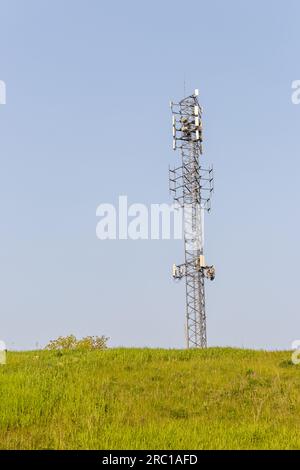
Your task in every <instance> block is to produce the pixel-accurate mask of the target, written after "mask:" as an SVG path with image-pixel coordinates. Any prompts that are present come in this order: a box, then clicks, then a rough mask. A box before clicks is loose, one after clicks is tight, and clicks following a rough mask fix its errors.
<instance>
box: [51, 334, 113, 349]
mask: <svg viewBox="0 0 300 470" xmlns="http://www.w3.org/2000/svg"><path fill="white" fill-rule="evenodd" d="M108 339H109V338H106V336H86V337H85V338H82V339H77V338H76V336H74V335H69V336H59V338H57V339H54V340H51V341H50V342H49V344H47V346H46V348H45V349H49V350H51V351H61V350H72V351H75V350H77V351H78V350H80V351H92V350H96V349H97V350H99V349H100V350H102V349H106V348H107V341H108Z"/></svg>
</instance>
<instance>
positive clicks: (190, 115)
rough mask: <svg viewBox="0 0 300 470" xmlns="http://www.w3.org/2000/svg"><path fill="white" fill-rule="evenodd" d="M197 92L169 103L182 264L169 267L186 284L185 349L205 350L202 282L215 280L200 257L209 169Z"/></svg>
mask: <svg viewBox="0 0 300 470" xmlns="http://www.w3.org/2000/svg"><path fill="white" fill-rule="evenodd" d="M198 95H199V92H198V90H195V93H194V94H193V95H191V96H188V97H186V98H184V99H183V100H181V101H180V102H179V103H173V102H171V109H172V118H173V149H174V150H179V152H180V157H181V165H180V166H179V167H174V168H172V169H171V168H169V189H170V192H171V193H172V195H173V198H174V202H175V204H176V206H178V207H179V208H181V209H182V213H183V230H184V252H185V261H184V263H183V264H180V265H176V264H174V265H173V278H174V279H175V280H179V279H182V278H183V277H185V282H186V345H187V348H206V347H207V335H206V311H205V279H209V280H211V281H212V280H213V279H214V278H215V268H214V266H208V265H206V262H205V257H204V214H205V211H208V212H209V211H210V208H211V206H210V200H211V194H212V192H213V189H214V187H213V180H214V178H213V168H212V167H209V168H204V167H203V166H202V164H201V156H202V150H203V149H202V142H203V135H202V112H203V109H202V107H201V106H200V104H199V101H198Z"/></svg>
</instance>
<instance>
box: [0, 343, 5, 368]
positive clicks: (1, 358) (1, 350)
mask: <svg viewBox="0 0 300 470" xmlns="http://www.w3.org/2000/svg"><path fill="white" fill-rule="evenodd" d="M6 351H7V349H6V344H5V343H4V341H0V366H3V365H5V364H6Z"/></svg>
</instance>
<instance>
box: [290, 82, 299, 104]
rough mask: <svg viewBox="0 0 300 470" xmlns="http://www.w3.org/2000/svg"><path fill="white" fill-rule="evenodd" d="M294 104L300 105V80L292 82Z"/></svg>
mask: <svg viewBox="0 0 300 470" xmlns="http://www.w3.org/2000/svg"><path fill="white" fill-rule="evenodd" d="M291 99H292V103H293V104H300V80H294V81H293V82H292V96H291Z"/></svg>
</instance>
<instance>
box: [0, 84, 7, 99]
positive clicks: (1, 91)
mask: <svg viewBox="0 0 300 470" xmlns="http://www.w3.org/2000/svg"><path fill="white" fill-rule="evenodd" d="M0 104H6V83H5V82H4V81H3V80H0Z"/></svg>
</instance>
